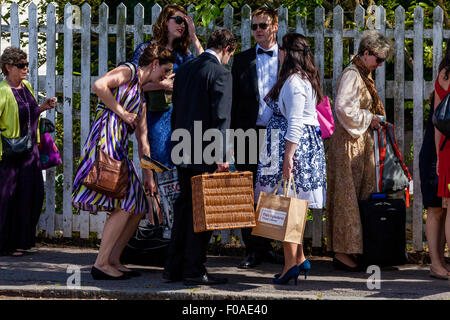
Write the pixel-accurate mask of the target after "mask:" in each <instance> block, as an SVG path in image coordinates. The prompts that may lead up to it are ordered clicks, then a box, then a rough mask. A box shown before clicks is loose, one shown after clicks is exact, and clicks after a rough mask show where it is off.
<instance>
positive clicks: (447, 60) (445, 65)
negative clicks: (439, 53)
mask: <svg viewBox="0 0 450 320" xmlns="http://www.w3.org/2000/svg"><path fill="white" fill-rule="evenodd" d="M446 46H447V49H446V50H445V55H444V59H442V61H441V63H440V64H439V72H441V71H442V69H445V80H448V76H449V73H450V39H448V40H447V43H446Z"/></svg>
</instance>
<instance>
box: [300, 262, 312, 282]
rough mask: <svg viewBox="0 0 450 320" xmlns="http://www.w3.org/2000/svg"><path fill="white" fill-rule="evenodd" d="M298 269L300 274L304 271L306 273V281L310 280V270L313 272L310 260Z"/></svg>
mask: <svg viewBox="0 0 450 320" xmlns="http://www.w3.org/2000/svg"><path fill="white" fill-rule="evenodd" d="M298 268H299V269H300V273H301V272H302V271H304V272H305V280H306V278H308V272H309V270H311V263H310V262H309V261H308V259H306V260H305V261H303V262H302V264H301V265H299V266H298Z"/></svg>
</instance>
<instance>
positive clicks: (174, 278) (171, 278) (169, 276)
mask: <svg viewBox="0 0 450 320" xmlns="http://www.w3.org/2000/svg"><path fill="white" fill-rule="evenodd" d="M162 278H163V279H164V280H167V281H166V282H168V283H171V282H180V281H183V277H182V276H181V275H178V274H172V273H170V272H168V271H166V270H164V271H163V274H162Z"/></svg>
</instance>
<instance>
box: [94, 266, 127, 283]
mask: <svg viewBox="0 0 450 320" xmlns="http://www.w3.org/2000/svg"><path fill="white" fill-rule="evenodd" d="M91 275H92V278H94V280H128V279H130V277H129V276H127V275H126V274H125V273H124V274H122V275H121V276H118V277H114V276H110V275H109V274H106V273H104V272H103V271H101V270H100V269H97V268H96V267H92V269H91Z"/></svg>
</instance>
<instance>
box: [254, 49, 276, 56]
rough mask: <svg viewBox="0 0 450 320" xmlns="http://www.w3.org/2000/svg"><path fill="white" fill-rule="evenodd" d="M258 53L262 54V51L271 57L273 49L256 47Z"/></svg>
mask: <svg viewBox="0 0 450 320" xmlns="http://www.w3.org/2000/svg"><path fill="white" fill-rule="evenodd" d="M257 52H258V54H263V53H265V54H267V55H268V56H271V57H273V51H270V50H269V51H264V50H263V49H261V48H258V51H257Z"/></svg>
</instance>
